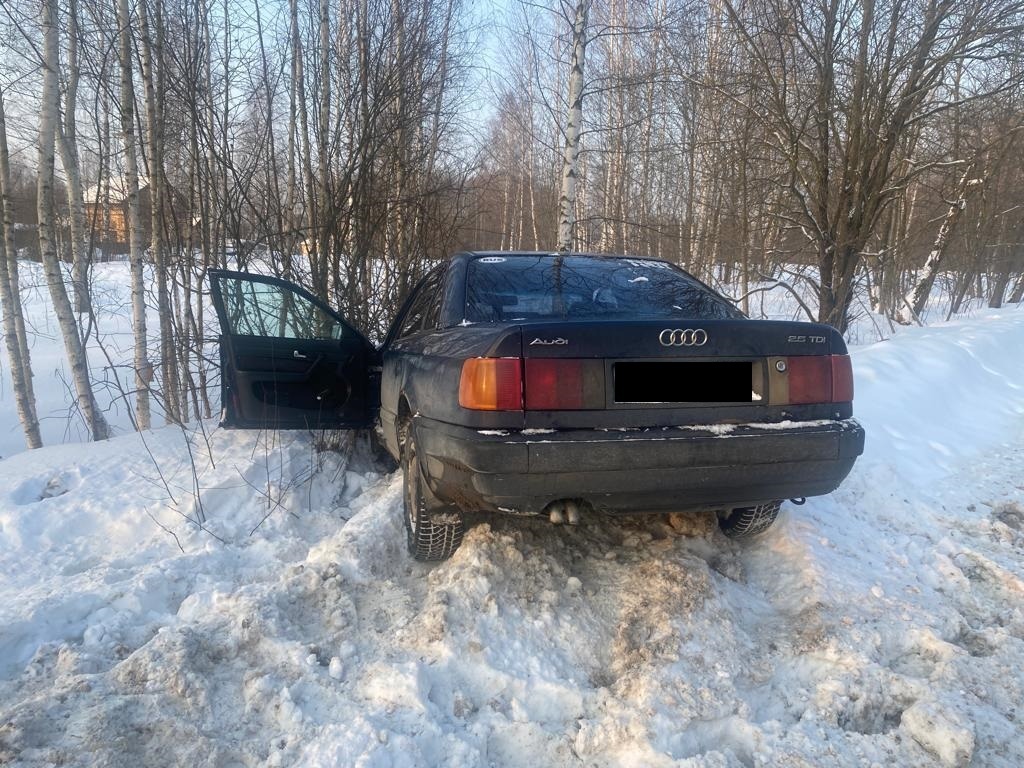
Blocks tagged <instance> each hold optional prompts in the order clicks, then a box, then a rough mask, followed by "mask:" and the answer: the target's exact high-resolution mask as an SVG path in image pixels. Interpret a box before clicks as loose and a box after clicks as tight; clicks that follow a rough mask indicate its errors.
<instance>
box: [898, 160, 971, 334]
mask: <svg viewBox="0 0 1024 768" xmlns="http://www.w3.org/2000/svg"><path fill="white" fill-rule="evenodd" d="M973 170H974V163H971V164H970V165H969V166H967V170H966V171H964V173H963V176H961V177H960V182H959V183H958V184H957V188H956V195H957V197H956V200H954V201H953V202H952V203H951V204H950V206H949V209H948V210H947V211H946V215H945V216H944V217H943V218H942V224H940V225H939V231H938V234H936V235H935V242H934V243H932V249H931V251H930V252H929V253H928V258H927V259H925V262H924V270H923V272H922V274H921V277H920V278H919V279H918V281H917V283H916V284H915V285H914V287H913V288H911V289H910V290H909V291H907V294H906V296H904V297H903V307H902V308H901V309H900V313H899V316H898V317H897V318H896V319H897V320H898V321H899V322H900V323H902V324H904V325H910V324H911V323H913V322H914V321H915V320H918V319H920V317H921V313H922V312H924V308H925V306H926V305H927V304H928V296H929V295H930V294H931V292H932V286H933V285H934V284H935V277H936V276H937V275H938V274H939V267H940V266H942V258H943V256H945V255H946V249H947V248H948V247H949V241H950V240H951V239H952V236H953V232H954V230H955V229H956V225H957V222H959V221H960V216H961V215H963V212H964V209H965V208H966V207H967V199H968V197H970V194H971V191H972V189H973V188H974V187H978V186H981V184H982V179H973V178H971V173H972V171H973Z"/></svg>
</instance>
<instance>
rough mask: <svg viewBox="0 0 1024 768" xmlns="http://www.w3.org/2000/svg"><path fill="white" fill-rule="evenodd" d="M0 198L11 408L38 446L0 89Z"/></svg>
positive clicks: (1, 302)
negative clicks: (12, 394) (12, 398)
mask: <svg viewBox="0 0 1024 768" xmlns="http://www.w3.org/2000/svg"><path fill="white" fill-rule="evenodd" d="M0 201H2V204H3V211H2V221H0V229H3V239H2V240H0V309H2V310H3V323H4V341H5V342H6V343H7V358H8V360H10V364H11V384H12V386H13V387H14V407H15V408H16V409H17V411H18V421H20V422H21V428H22V430H23V431H24V432H25V444H26V445H27V446H28V447H29V448H39V447H40V446H42V444H43V439H42V437H41V436H40V434H39V419H38V417H37V416H36V398H35V393H34V391H33V387H32V363H31V359H30V357H29V351H28V338H27V336H26V334H25V316H24V312H23V310H22V306H21V295H20V290H19V285H18V257H17V256H18V254H17V251H16V250H15V246H14V206H13V200H12V198H11V170H10V158H9V155H8V152H7V120H6V114H5V110H4V99H3V93H2V92H0Z"/></svg>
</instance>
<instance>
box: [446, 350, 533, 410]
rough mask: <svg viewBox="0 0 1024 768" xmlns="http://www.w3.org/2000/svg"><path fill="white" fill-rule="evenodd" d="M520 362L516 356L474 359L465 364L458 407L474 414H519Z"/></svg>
mask: <svg viewBox="0 0 1024 768" xmlns="http://www.w3.org/2000/svg"><path fill="white" fill-rule="evenodd" d="M522 362H523V361H522V360H520V359H519V358H517V357H474V358H472V359H471V360H467V361H466V362H464V363H463V364H462V378H461V380H460V381H459V405H461V406H462V407H463V408H470V409H472V410H474V411H521V410H522V409H523V372H522Z"/></svg>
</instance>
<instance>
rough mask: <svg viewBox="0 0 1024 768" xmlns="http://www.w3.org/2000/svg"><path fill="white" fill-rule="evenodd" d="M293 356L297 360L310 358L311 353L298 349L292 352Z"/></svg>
mask: <svg viewBox="0 0 1024 768" xmlns="http://www.w3.org/2000/svg"><path fill="white" fill-rule="evenodd" d="M292 357H294V358H295V359H296V360H308V359H309V355H304V354H302V353H301V352H299V350H297V349H296V350H295V351H294V352H292Z"/></svg>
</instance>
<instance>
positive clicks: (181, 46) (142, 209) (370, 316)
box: [0, 0, 1024, 447]
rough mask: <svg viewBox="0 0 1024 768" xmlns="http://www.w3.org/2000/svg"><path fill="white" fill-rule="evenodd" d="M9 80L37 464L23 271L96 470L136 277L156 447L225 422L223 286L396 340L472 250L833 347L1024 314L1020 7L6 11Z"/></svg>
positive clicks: (13, 279)
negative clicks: (314, 307) (429, 278)
mask: <svg viewBox="0 0 1024 768" xmlns="http://www.w3.org/2000/svg"><path fill="white" fill-rule="evenodd" d="M0 52H2V56H3V69H2V70H0V193H2V196H3V216H2V221H3V235H4V236H3V238H0V251H2V252H0V305H2V309H3V333H4V337H5V350H6V352H7V355H8V360H9V362H10V366H9V367H10V370H11V372H12V376H11V378H12V386H13V389H14V390H15V392H16V395H17V397H16V404H17V408H18V413H19V418H20V420H21V423H22V424H23V426H24V430H25V437H26V442H27V444H28V445H29V447H36V446H38V445H39V444H41V439H40V436H39V428H38V422H37V415H36V403H35V399H34V395H33V389H32V381H33V375H32V367H31V365H32V363H31V359H30V358H31V344H30V343H29V341H28V338H27V334H28V331H26V328H25V323H24V318H23V310H22V307H21V302H20V300H19V291H20V289H19V272H18V262H19V259H24V260H35V261H38V262H40V263H41V265H42V269H43V273H44V274H45V280H46V284H47V286H48V288H49V295H50V298H51V299H52V302H53V309H54V315H55V316H56V318H57V320H58V321H59V327H60V333H61V336H62V338H63V343H64V349H65V352H66V355H67V362H68V366H67V367H68V371H69V372H70V378H71V380H72V382H73V391H74V397H75V399H76V404H75V408H76V411H77V412H78V413H80V414H81V417H82V419H83V420H84V421H85V423H86V424H87V425H88V429H89V432H90V433H91V435H92V436H93V438H95V439H100V438H103V437H105V436H106V435H107V434H108V426H107V424H106V421H105V418H104V414H103V412H102V409H100V408H98V407H97V406H96V402H95V398H94V392H93V379H94V376H93V375H92V374H91V372H90V359H89V355H88V346H89V343H90V335H91V334H93V333H94V332H95V327H96V315H95V308H94V297H93V296H92V294H91V289H90V286H91V278H90V275H91V272H92V269H93V265H94V264H95V263H96V262H97V261H98V260H99V259H101V258H105V257H106V256H108V255H109V254H113V253H117V254H122V253H123V254H124V255H125V258H126V260H127V262H128V266H129V272H130V279H131V286H132V292H131V303H132V306H131V319H132V328H133V332H134V347H133V349H134V352H133V355H132V359H131V376H130V377H127V378H126V380H125V382H124V389H125V392H126V398H129V399H130V400H131V403H132V418H133V423H134V424H135V425H136V426H137V427H139V428H146V427H148V426H150V424H151V423H153V416H151V414H152V413H154V412H156V413H159V414H161V415H162V418H164V419H166V420H167V421H168V422H171V423H183V422H186V421H190V420H193V419H199V418H204V417H209V416H211V415H212V408H213V406H212V405H211V394H210V392H209V391H208V390H209V388H210V385H211V381H210V380H209V376H210V371H211V352H210V349H211V346H210V342H211V341H214V340H215V339H213V338H212V337H211V334H212V333H214V332H213V331H211V328H212V324H211V322H210V320H211V318H209V317H208V315H209V308H208V304H207V303H206V301H205V300H204V295H205V294H206V291H207V290H208V286H207V285H206V280H205V274H206V270H207V269H209V268H214V267H225V266H228V267H236V266H237V267H238V268H240V269H247V268H252V269H259V270H261V271H270V272H272V273H274V274H277V275H280V276H283V277H285V278H288V279H292V280H296V281H298V282H301V283H303V284H304V285H305V286H306V287H308V288H309V289H310V290H311V291H313V292H314V293H316V294H317V295H319V296H321V297H323V298H324V299H326V300H327V301H328V302H329V303H331V304H332V305H334V306H336V307H337V308H338V309H339V310H340V311H341V312H342V313H343V314H345V315H346V316H347V317H348V318H349V319H350V320H351V321H352V322H353V323H354V324H355V325H357V326H358V327H360V328H362V329H364V330H365V331H366V332H367V333H368V334H369V335H370V336H371V337H373V338H380V337H381V336H382V334H383V331H384V330H385V329H386V327H387V324H388V322H389V321H390V319H391V317H392V315H393V313H394V312H395V311H396V309H397V307H398V306H399V304H400V302H401V300H402V298H403V297H404V296H405V295H406V294H407V293H408V291H409V290H410V289H411V287H412V286H413V285H414V283H415V281H416V280H417V279H418V278H419V277H420V276H421V275H422V274H423V273H424V272H425V271H426V269H427V268H428V267H429V266H430V265H431V264H432V263H435V262H436V261H437V260H438V259H440V258H443V257H444V256H445V255H446V254H449V253H451V252H453V251H456V250H458V249H463V248H470V249H477V248H493V249H526V250H535V249H552V250H567V251H568V250H577V251H600V252H613V253H631V254H635V255H639V256H654V257H657V258H662V259H668V260H671V261H674V262H678V263H679V264H681V265H683V266H684V267H685V268H687V269H688V270H690V271H691V272H693V273H694V274H696V275H698V276H699V277H702V278H703V279H705V280H707V281H709V282H711V283H713V284H715V285H719V286H727V287H728V291H731V292H732V296H733V298H735V299H736V300H737V301H738V302H740V303H741V305H742V306H743V307H744V308H747V306H748V302H749V300H750V295H751V292H752V291H753V290H762V289H768V288H770V286H773V285H775V286H783V287H784V288H788V289H790V290H792V292H793V293H795V294H797V295H799V296H802V297H806V298H805V299H801V306H802V307H803V308H804V311H805V314H806V315H807V316H808V318H809V319H815V320H820V321H822V322H826V323H830V324H832V325H834V326H836V327H837V328H839V329H841V330H845V329H846V328H847V327H848V325H849V324H850V322H851V320H852V319H853V318H855V317H856V316H858V315H861V316H862V315H865V314H868V313H871V314H872V315H873V316H876V317H878V318H881V319H883V320H884V321H885V322H887V323H890V324H897V323H903V324H912V323H921V322H924V321H927V320H934V319H942V317H945V316H947V315H952V314H955V313H956V312H958V311H960V309H961V307H963V306H965V303H966V302H968V301H969V300H975V301H978V300H980V301H983V302H984V303H987V304H989V305H990V306H995V307H998V306H1000V305H1001V304H1002V303H1004V302H1007V301H1009V302H1020V301H1021V300H1022V298H1024V139H1022V137H1021V134H1022V132H1024V0H984V1H983V0H746V1H741V0H697V1H696V2H679V1H677V0H538V1H537V2H527V0H507V2H503V3H499V2H494V3H492V4H490V5H486V4H472V3H470V2H468V0H461V1H460V0H301V2H300V0H266V1H263V0H254V1H253V2H239V1H238V0H105V1H104V2H101V1H99V0H63V1H62V2H60V3H58V2H57V0H5V2H4V3H3V5H2V6H0ZM26 233H29V235H30V236H29V237H26V236H25V235H26ZM755 286H760V288H755ZM147 310H148V312H147ZM213 362H214V363H215V361H213ZM154 401H155V402H154ZM154 406H156V408H155V409H154Z"/></svg>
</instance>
